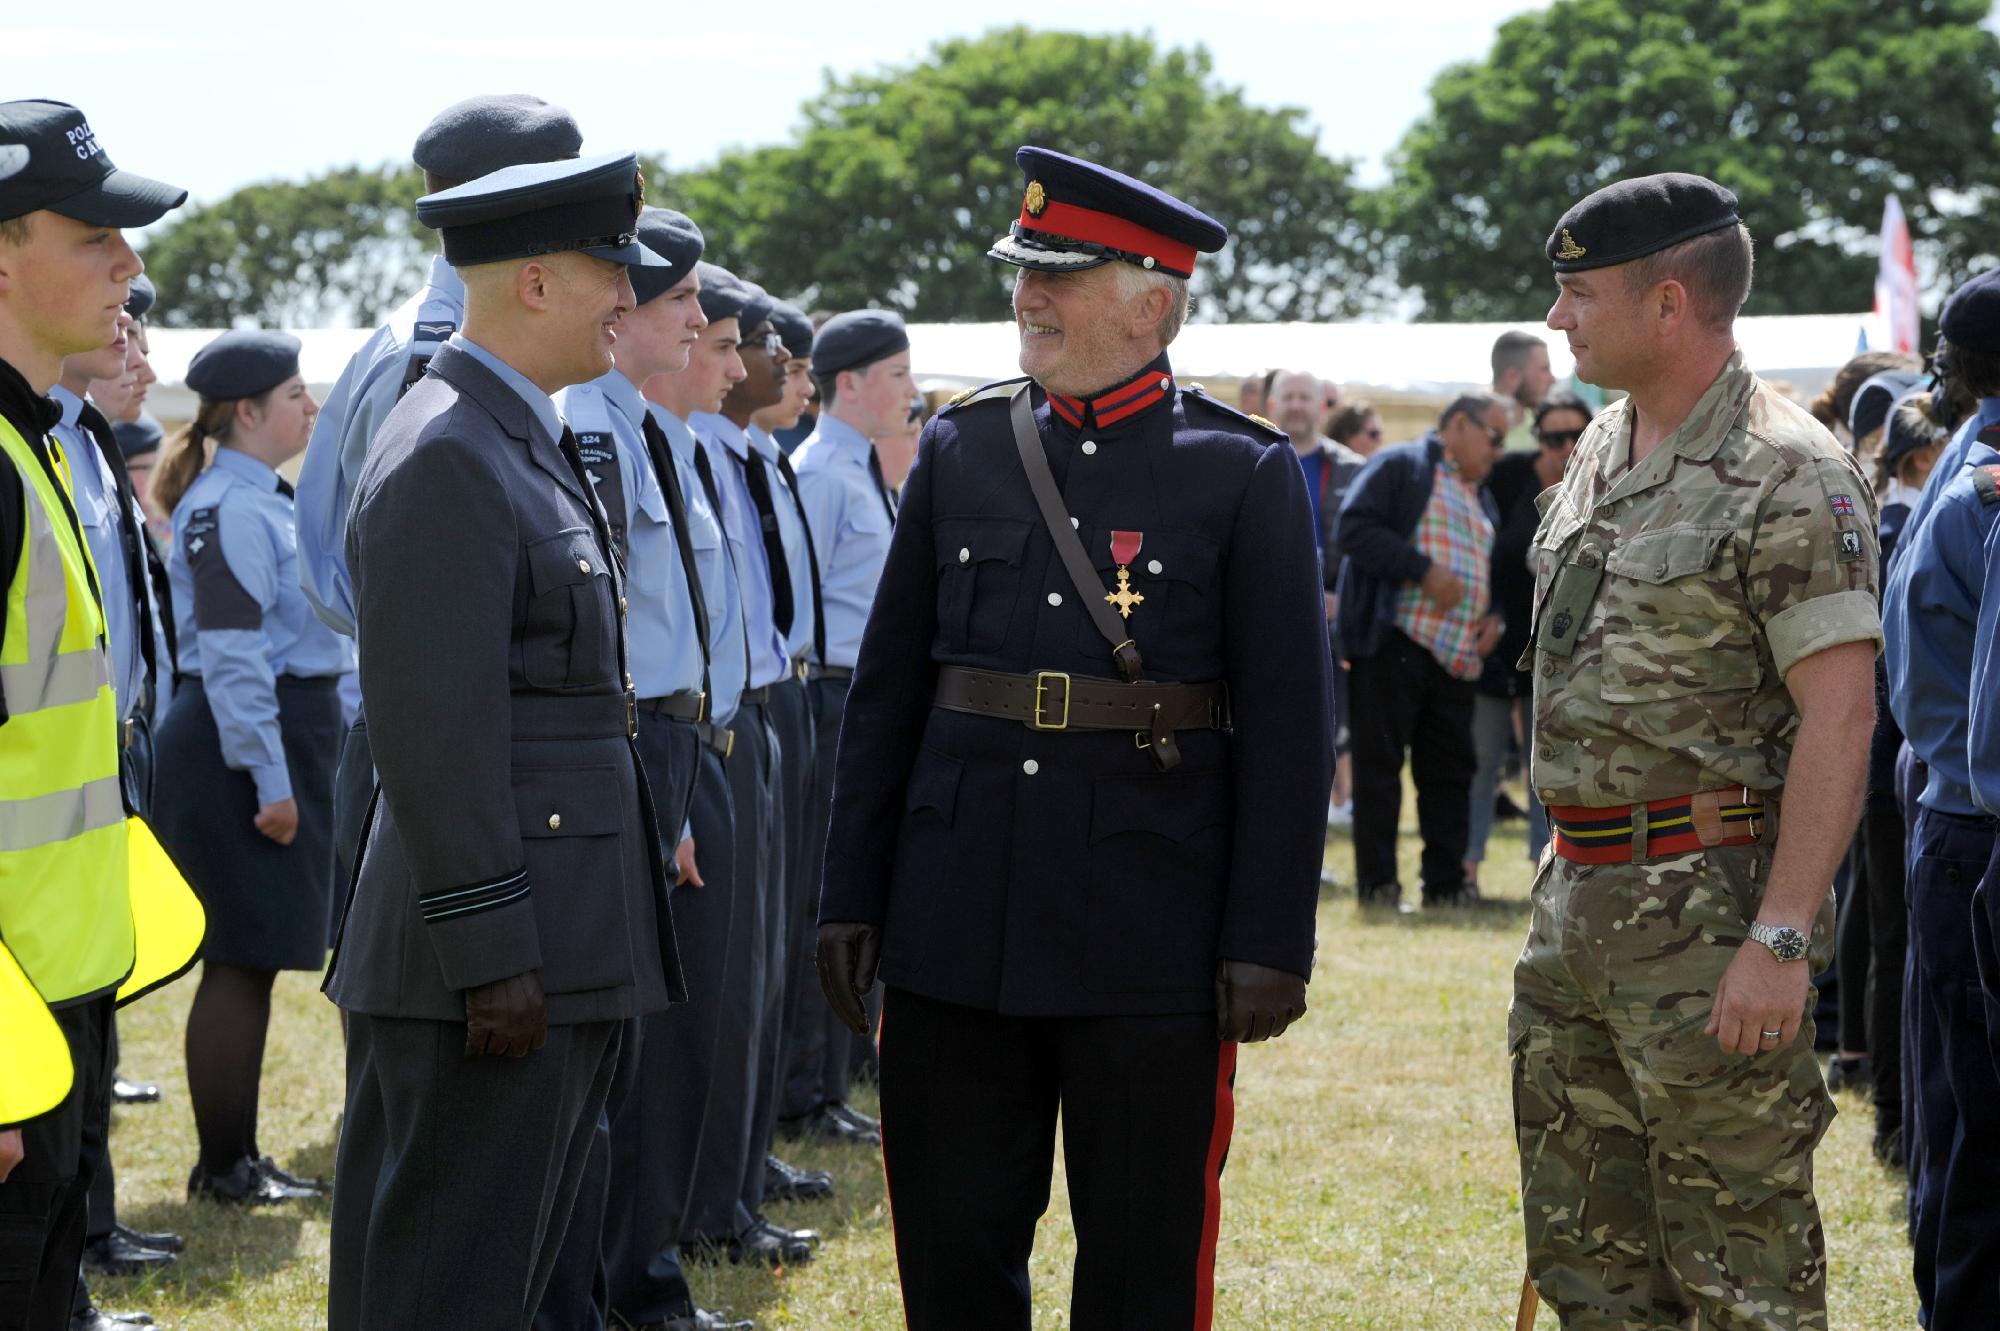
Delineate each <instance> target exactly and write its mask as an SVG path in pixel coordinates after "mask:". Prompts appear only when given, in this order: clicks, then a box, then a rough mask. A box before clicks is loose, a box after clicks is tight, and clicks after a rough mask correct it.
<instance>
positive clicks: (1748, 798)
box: [1548, 786, 1765, 864]
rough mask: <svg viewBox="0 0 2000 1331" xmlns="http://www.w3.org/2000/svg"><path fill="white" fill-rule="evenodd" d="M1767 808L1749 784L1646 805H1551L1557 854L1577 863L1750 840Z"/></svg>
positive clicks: (1622, 860) (1756, 836)
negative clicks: (1597, 806)
mask: <svg viewBox="0 0 2000 1331" xmlns="http://www.w3.org/2000/svg"><path fill="white" fill-rule="evenodd" d="M1642 810H1643V816H1641V811H1642ZM1764 812H1765V811H1764V796H1763V795H1762V794H1761V793H1760V792H1758V791H1755V790H1751V789H1749V788H1748V787H1746V786H1731V787H1730V788H1729V789H1727V790H1702V791H1696V792H1695V793H1694V794H1691V795H1670V796H1668V797H1667V798H1666V799H1662V800H1650V801H1648V802H1647V803H1645V804H1643V805H1640V804H1613V805H1608V806H1604V807H1599V808H1592V807H1590V806H1588V805H1583V804H1551V805H1549V806H1548V814H1549V827H1550V830H1551V831H1553V832H1554V834H1555V848H1556V854H1558V855H1560V856H1562V857H1563V858H1564V859H1566V860H1569V861H1571V862H1572V863H1575V864H1629V863H1631V862H1632V861H1633V860H1634V859H1648V860H1650V859H1658V858H1660V857H1661V856H1663V855H1685V854H1686V853H1687V852H1689V851H1691V850H1708V849H1710V848H1712V847H1715V846H1747V845H1751V844H1753V843H1754V842H1756V841H1759V840H1761V839H1762V837H1763V834H1764ZM1635 850H1636V854H1635Z"/></svg>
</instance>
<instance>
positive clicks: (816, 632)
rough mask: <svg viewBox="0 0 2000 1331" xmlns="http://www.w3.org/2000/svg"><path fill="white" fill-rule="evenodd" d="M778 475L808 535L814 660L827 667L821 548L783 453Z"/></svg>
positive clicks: (779, 460)
mask: <svg viewBox="0 0 2000 1331" xmlns="http://www.w3.org/2000/svg"><path fill="white" fill-rule="evenodd" d="M778 474H779V475H780V476H783V477H784V478H785V488H786V491H787V492H788V493H789V494H790V495H791V496H792V508H793V510H794V511H795V512H797V513H798V515H799V529H800V530H801V531H803V532H805V534H806V565H807V567H808V568H810V569H811V570H812V584H813V659H814V660H815V661H818V662H819V663H820V664H821V665H825V664H826V603H825V600H824V599H823V598H822V597H821V596H820V590H819V547H818V546H816V545H814V544H813V528H812V523H810V522H808V521H806V505H805V501H804V500H802V499H800V498H799V474H798V473H797V472H795V471H793V470H792V460H791V459H790V458H789V457H786V456H785V455H784V454H783V453H780V454H778Z"/></svg>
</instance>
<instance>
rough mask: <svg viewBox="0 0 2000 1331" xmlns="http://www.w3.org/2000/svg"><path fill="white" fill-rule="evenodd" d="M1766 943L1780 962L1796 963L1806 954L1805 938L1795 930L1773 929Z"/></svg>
mask: <svg viewBox="0 0 2000 1331" xmlns="http://www.w3.org/2000/svg"><path fill="white" fill-rule="evenodd" d="M1768 941H1769V944H1770V948H1771V951H1772V952H1773V953H1775V954H1776V955H1777V958H1778V960H1780V961H1797V960H1798V959H1799V958H1800V957H1803V956H1804V955H1805V954H1806V936H1805V935H1804V934H1802V933H1800V932H1799V931H1798V930H1797V929H1792V928H1779V929H1773V930H1772V931H1771V934H1770V938H1769V940H1768Z"/></svg>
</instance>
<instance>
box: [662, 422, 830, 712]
mask: <svg viewBox="0 0 2000 1331" xmlns="http://www.w3.org/2000/svg"><path fill="white" fill-rule="evenodd" d="M688 425H689V426H690V427H691V428H692V429H693V430H694V432H695V437H696V438H698V439H700V440H701V443H702V447H703V448H705V449H706V450H707V451H708V461H709V465H710V467H712V468H713V469H714V471H715V489H716V493H717V495H718V496H719V497H720V498H721V500H722V529H723V531H725V532H726V533H728V535H729V549H730V551H731V552H732V553H733V554H734V555H735V557H736V582H737V586H738V587H739V588H740V589H741V590H742V593H743V624H744V632H745V634H746V636H747V637H748V638H749V642H750V682H749V684H748V685H747V686H746V687H749V688H753V689H761V688H763V687H764V686H765V685H767V684H776V683H777V682H778V681H779V680H781V679H783V678H784V677H785V676H786V675H788V674H790V673H791V669H792V657H791V653H790V652H788V651H786V650H785V636H784V634H783V632H781V631H780V629H779V628H778V622H777V617H776V613H775V608H774V605H773V595H772V591H771V565H770V561H769V560H768V559H767V558H766V557H765V554H764V535H763V532H764V528H763V523H762V521H761V520H760V519H759V518H758V516H757V503H756V501H755V500H753V499H752V498H751V497H750V487H749V485H748V484H747V483H746V482H745V481H744V479H743V468H744V467H746V466H749V465H750V463H751V457H750V440H749V439H748V438H747V437H746V436H745V435H744V433H743V431H741V430H739V429H737V428H736V425H735V423H734V422H733V421H731V420H730V419H729V418H728V417H727V416H721V415H717V414H715V413H713V412H698V413H696V414H695V415H694V416H693V417H692V418H690V419H689V421H688ZM758 465H760V466H761V465H762V462H761V460H759V461H758ZM781 496H782V492H781V491H779V492H774V493H773V495H772V500H773V503H772V507H773V508H775V507H777V501H778V500H779V499H780V498H781ZM805 600H806V603H807V604H810V602H811V594H810V591H808V594H807V596H806V598H805Z"/></svg>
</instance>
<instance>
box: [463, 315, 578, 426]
mask: <svg viewBox="0 0 2000 1331" xmlns="http://www.w3.org/2000/svg"><path fill="white" fill-rule="evenodd" d="M450 345H451V346H454V347H457V348H458V349H459V350H460V351H463V352H465V353H466V354H467V355H469V356H471V357H472V359H474V360H476V361H478V362H479V363H480V364H481V365H484V366H485V367H486V368H487V369H489V370H491V371H493V373H494V375H495V376H496V377H498V378H499V380H500V382H501V383H503V384H505V385H507V387H509V388H511V389H513V390H514V392H515V393H516V394H517V395H518V396H519V397H520V399H521V401H523V402H525V403H527V404H528V410H529V411H532V412H533V413H534V414H535V419H536V420H538V421H540V422H541V423H542V428H543V429H544V430H547V431H548V432H549V442H550V443H554V442H556V441H557V440H558V439H561V438H562V432H563V422H562V413H561V412H559V411H557V410H556V400H555V399H554V398H552V397H550V396H549V395H548V394H547V393H544V392H543V391H542V390H541V389H540V388H539V387H537V386H536V384H535V381H534V380H533V379H530V378H529V377H528V376H527V375H525V374H522V373H521V372H520V371H519V370H517V369H515V368H514V367H513V366H511V365H509V364H508V363H507V362H506V361H504V360H501V359H500V358H499V357H498V356H496V355H494V354H493V353H492V352H490V351H488V350H487V349H486V348H485V347H482V346H480V345H479V344H478V343H477V342H474V341H473V340H472V339H471V338H469V337H467V336H466V335H465V334H463V333H453V334H452V335H451V342H450Z"/></svg>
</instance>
